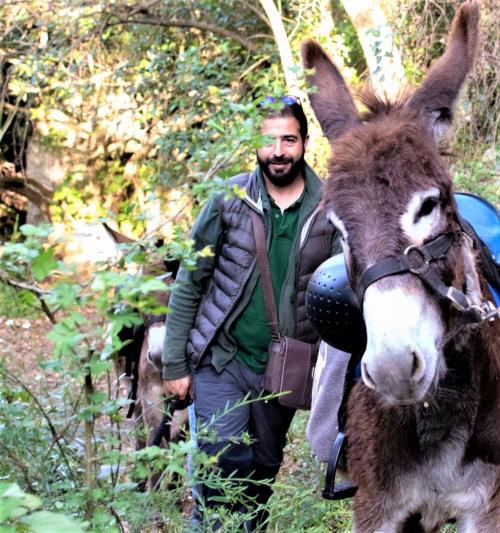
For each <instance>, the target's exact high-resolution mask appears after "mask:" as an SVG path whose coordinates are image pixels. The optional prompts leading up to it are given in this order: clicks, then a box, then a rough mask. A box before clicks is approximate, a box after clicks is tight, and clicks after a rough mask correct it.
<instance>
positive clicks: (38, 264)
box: [31, 248, 57, 281]
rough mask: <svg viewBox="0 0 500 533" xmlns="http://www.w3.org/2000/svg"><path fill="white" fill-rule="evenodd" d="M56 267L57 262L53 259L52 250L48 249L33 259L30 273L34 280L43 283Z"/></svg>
mask: <svg viewBox="0 0 500 533" xmlns="http://www.w3.org/2000/svg"><path fill="white" fill-rule="evenodd" d="M56 267H57V261H56V260H55V259H54V250H52V249H51V248H48V249H47V250H43V251H42V252H41V253H40V254H39V255H38V256H37V257H35V259H33V261H32V263H31V272H33V276H35V279H36V280H38V281H43V280H44V279H45V278H46V277H47V276H48V275H49V274H50V273H51V271H52V270H54V269H55V268H56Z"/></svg>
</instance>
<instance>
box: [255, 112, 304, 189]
mask: <svg viewBox="0 0 500 533" xmlns="http://www.w3.org/2000/svg"><path fill="white" fill-rule="evenodd" d="M261 131H262V134H263V135H266V136H268V137H272V138H273V139H274V142H272V143H271V144H269V145H267V146H263V147H262V148H259V149H258V150H257V161H258V163H259V166H260V168H261V170H262V172H263V173H264V175H265V176H266V177H267V178H268V179H269V181H270V182H271V183H272V184H273V185H275V186H277V187H286V186H287V185H290V184H291V183H293V181H294V180H295V178H296V177H297V176H299V175H303V171H304V153H305V149H306V146H307V139H306V140H305V142H304V141H302V137H301V136H300V127H299V123H298V121H297V120H295V118H293V117H276V118H268V119H266V120H264V122H263V123H262V128H261Z"/></svg>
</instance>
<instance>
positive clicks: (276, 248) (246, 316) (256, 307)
mask: <svg viewBox="0 0 500 533" xmlns="http://www.w3.org/2000/svg"><path fill="white" fill-rule="evenodd" d="M303 197H304V192H303V193H302V194H301V196H300V198H299V199H298V200H296V201H295V202H294V203H293V204H292V205H290V206H289V207H288V208H287V209H285V211H284V212H281V209H280V208H279V207H278V206H277V205H276V204H275V203H274V201H273V199H272V198H271V197H269V201H270V204H271V218H272V229H271V242H270V245H269V251H268V261H269V270H270V271H271V281H272V285H273V293H274V301H275V302H276V308H278V303H277V302H279V301H280V295H281V287H283V284H284V282H285V277H286V274H287V271H288V261H289V260H290V256H291V252H292V245H293V241H294V240H295V237H296V233H297V223H298V221H299V210H300V204H301V203H302V199H303ZM230 333H231V336H232V337H233V339H234V340H235V342H236V345H237V346H238V350H237V352H236V359H237V360H238V361H240V362H241V363H243V364H244V365H245V366H246V367H248V368H250V370H253V371H254V372H256V373H258V374H261V373H263V372H264V370H265V368H266V362H267V357H268V352H267V350H268V347H269V343H270V341H271V332H270V331H269V319H268V316H267V312H266V306H265V303H264V293H263V291H262V282H261V280H260V278H259V280H258V282H257V285H256V286H255V289H254V292H253V294H252V297H251V298H250V301H249V303H248V305H247V306H246V307H245V309H243V312H242V313H241V315H240V316H239V317H238V318H237V319H236V320H235V322H234V324H233V326H232V328H231V332H230Z"/></svg>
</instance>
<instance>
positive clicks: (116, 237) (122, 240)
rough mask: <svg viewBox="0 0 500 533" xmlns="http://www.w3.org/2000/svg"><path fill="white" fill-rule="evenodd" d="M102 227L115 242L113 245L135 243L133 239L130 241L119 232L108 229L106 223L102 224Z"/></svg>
mask: <svg viewBox="0 0 500 533" xmlns="http://www.w3.org/2000/svg"><path fill="white" fill-rule="evenodd" d="M102 225H103V226H104V229H105V230H106V232H107V233H108V235H109V236H110V237H111V238H112V239H113V240H114V241H115V243H117V244H123V243H125V242H127V243H128V242H135V241H134V239H131V238H130V237H127V236H126V235H123V234H122V233H120V232H119V231H116V230H115V229H113V228H111V227H109V226H108V225H107V224H106V222H103V223H102Z"/></svg>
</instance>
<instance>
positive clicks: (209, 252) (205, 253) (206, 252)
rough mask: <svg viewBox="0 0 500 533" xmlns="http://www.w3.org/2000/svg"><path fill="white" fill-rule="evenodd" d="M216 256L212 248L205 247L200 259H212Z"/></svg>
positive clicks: (201, 251) (199, 254)
mask: <svg viewBox="0 0 500 533" xmlns="http://www.w3.org/2000/svg"><path fill="white" fill-rule="evenodd" d="M213 255H214V253H213V251H212V248H211V247H210V246H205V247H204V248H202V249H201V250H200V251H199V252H198V256H199V257H212V256H213Z"/></svg>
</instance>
